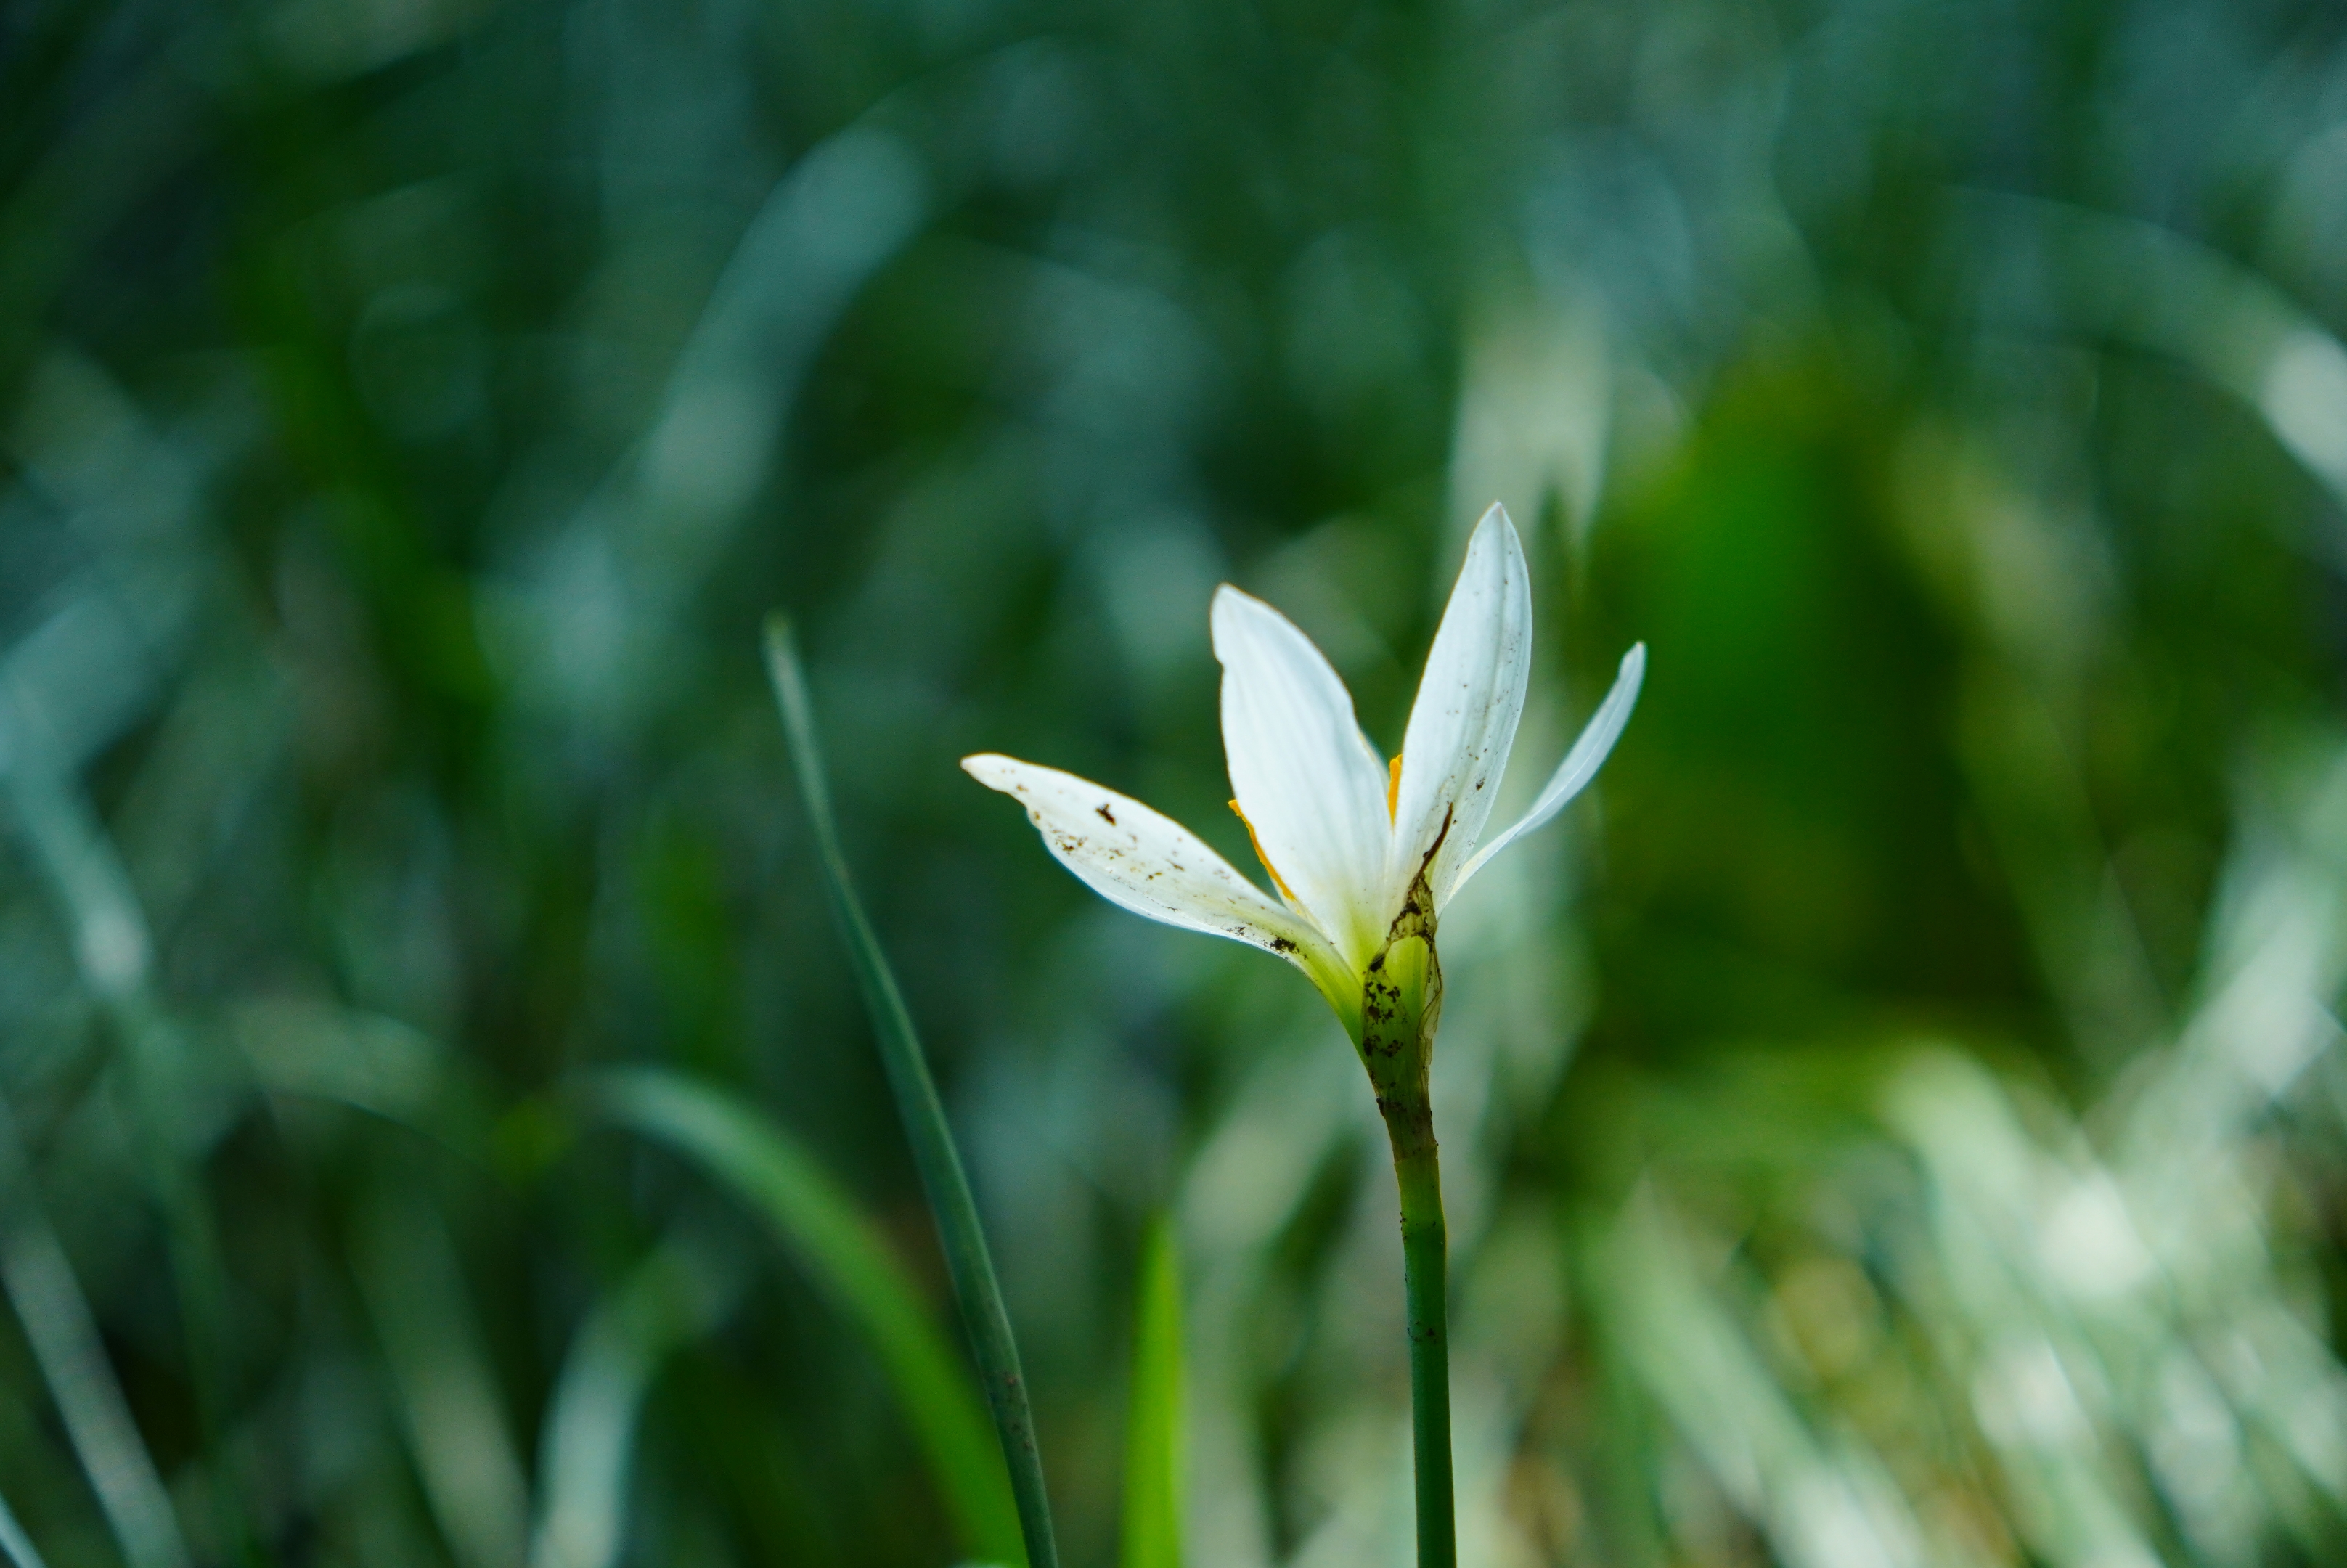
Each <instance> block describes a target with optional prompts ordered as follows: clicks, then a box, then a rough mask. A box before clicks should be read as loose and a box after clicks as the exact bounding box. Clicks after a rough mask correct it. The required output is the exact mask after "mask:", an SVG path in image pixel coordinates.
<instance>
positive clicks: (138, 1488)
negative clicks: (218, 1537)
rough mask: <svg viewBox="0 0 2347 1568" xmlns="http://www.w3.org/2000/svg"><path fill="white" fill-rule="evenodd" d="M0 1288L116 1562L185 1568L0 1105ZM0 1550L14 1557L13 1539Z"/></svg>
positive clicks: (163, 1499)
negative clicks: (110, 1538)
mask: <svg viewBox="0 0 2347 1568" xmlns="http://www.w3.org/2000/svg"><path fill="white" fill-rule="evenodd" d="M0 1286H4V1287H5V1289H6V1291H7V1294H8V1304H9V1306H11V1307H14V1308H15V1312H16V1318H17V1321H18V1322H20V1323H21V1324H23V1325H24V1328H25V1339H26V1343H27V1344H29V1345H30V1346H31V1347H32V1350H33V1359H34V1360H35V1361H36V1363H37V1364H38V1365H39V1367H40V1368H41V1377H42V1378H43V1379H44V1380H45V1381H46V1383H47V1384H48V1386H49V1396H50V1398H51V1399H54V1400H56V1408H57V1414H58V1416H59V1417H61V1418H62V1419H63V1420H64V1423H65V1429H66V1437H67V1440H68V1441H69V1442H71V1443H72V1444H73V1449H74V1455H75V1457H76V1458H77V1459H78V1460H80V1461H81V1467H82V1471H83V1473H84V1474H86V1475H87V1476H88V1478H89V1484H90V1489H91V1490H92V1491H95V1492H96V1493H97V1503H98V1508H99V1509H100V1511H101V1512H104V1513H105V1515H106V1522H107V1526H108V1529H110V1530H111V1531H112V1532H113V1533H114V1539H115V1542H116V1544H117V1545H118V1546H119V1547H120V1548H121V1550H122V1556H123V1560H124V1561H125V1562H126V1563H128V1564H129V1565H130V1568H188V1564H189V1561H190V1560H189V1555H188V1546H187V1542H186V1541H185V1540H184V1539H183V1538H182V1537H181V1536H180V1533H179V1515H178V1514H177V1513H175V1512H173V1511H172V1508H171V1499H170V1495H169V1493H168V1492H167V1491H164V1489H163V1480H162V1477H161V1476H160V1475H159V1474H158V1473H157V1471H156V1469H155V1460H154V1458H153V1456H152V1455H150V1454H149V1452H148V1451H147V1444H146V1440H144V1439H143V1438H141V1437H140V1436H139V1435H138V1422H136V1421H135V1420H133V1419H131V1415H130V1404H129V1401H128V1400H127V1399H124V1398H123V1395H122V1385H121V1383H120V1382H119V1381H118V1379H117V1378H116V1377H115V1375H114V1367H113V1365H112V1363H110V1362H109V1361H108V1360H107V1358H106V1347H105V1344H104V1342H103V1341H101V1340H100V1339H99V1337H98V1332H97V1321H96V1320H95V1319H94V1318H93V1317H92V1316H91V1314H90V1310H89V1301H88V1298H87V1296H84V1295H83V1294H82V1289H81V1284H80V1282H79V1281H78V1280H77V1279H76V1278H75V1277H74V1272H73V1264H72V1262H71V1260H70V1259H68V1258H67V1256H66V1249H65V1247H64V1245H62V1244H61V1243H60V1242H59V1241H58V1240H57V1235H56V1231H55V1230H54V1229H53V1228H52V1227H51V1226H50V1225H49V1221H48V1216H47V1214H46V1213H44V1212H43V1210H42V1208H41V1206H40V1204H39V1203H38V1201H37V1200H36V1198H35V1196H34V1194H33V1191H32V1181H31V1172H30V1171H29V1169H28V1168H27V1166H26V1161H25V1156H24V1146H23V1144H22V1143H20V1142H19V1141H18V1138H17V1134H16V1124H15V1115H14V1113H13V1112H10V1111H9V1110H8V1109H7V1108H6V1107H5V1106H0ZM10 1525H11V1528H12V1529H13V1525H14V1522H13V1521H10ZM17 1533H18V1534H20V1535H21V1532H17ZM0 1545H6V1546H7V1547H8V1550H9V1552H10V1553H11V1555H15V1554H16V1553H15V1545H14V1543H13V1542H6V1541H0Z"/></svg>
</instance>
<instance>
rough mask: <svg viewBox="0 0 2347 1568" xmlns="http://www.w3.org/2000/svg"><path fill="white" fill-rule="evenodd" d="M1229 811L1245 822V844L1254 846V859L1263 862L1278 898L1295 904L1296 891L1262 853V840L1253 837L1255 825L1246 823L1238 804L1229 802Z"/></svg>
mask: <svg viewBox="0 0 2347 1568" xmlns="http://www.w3.org/2000/svg"><path fill="white" fill-rule="evenodd" d="M1231 810H1232V812H1233V813H1234V814H1235V815H1236V816H1237V817H1238V819H1239V820H1240V821H1241V822H1246V830H1247V842H1248V843H1249V844H1252V845H1255V858H1256V859H1257V860H1260V861H1262V862H1263V868H1264V869H1265V870H1266V871H1268V872H1270V873H1271V885H1272V886H1274V887H1276V888H1278V889H1279V896H1280V897H1283V898H1285V899H1286V900H1287V901H1288V902H1289V903H1291V904H1293V903H1296V902H1297V901H1298V900H1297V898H1296V889H1294V888H1293V887H1290V886H1288V885H1287V878H1286V877H1285V876H1281V875H1280V874H1279V867H1278V866H1274V865H1273V864H1272V863H1271V856H1268V855H1266V854H1265V853H1264V852H1263V840H1262V839H1260V838H1257V837H1256V836H1255V824H1253V823H1251V822H1247V814H1246V813H1245V812H1243V811H1240V810H1239V803H1238V802H1236V801H1233V802H1231Z"/></svg>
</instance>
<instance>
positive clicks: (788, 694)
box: [766, 615, 1060, 1568]
mask: <svg viewBox="0 0 2347 1568" xmlns="http://www.w3.org/2000/svg"><path fill="white" fill-rule="evenodd" d="M766 671H767V674H768V675H769V676H770V677H771V678H772V679H773V682H774V697H775V701H776V702H777V703H778V704H779V705H780V707H781V709H782V715H783V733H784V737H785V739H787V740H788V742H789V743H790V752H791V766H792V769H793V771H794V773H795V774H796V775H797V777H798V783H799V798H800V800H801V801H802V802H803V803H804V804H805V806H806V813H807V820H808V821H809V823H810V824H811V825H813V826H814V828H815V849H816V856H815V858H816V861H817V863H818V864H819V865H821V866H822V868H823V880H824V888H825V891H826V892H827V893H828V894H829V895H830V896H831V907H832V913H833V914H834V915H835V916H836V917H837V918H838V921H839V927H840V934H841V935H842V937H843V938H845V939H846V944H847V956H848V959H849V962H850V963H851V965H852V966H853V967H854V968H855V970H856V985H857V988H858V989H860V990H862V992H863V993H864V1003H865V1006H866V1009H868V1010H869V1011H870V1012H871V1014H872V1026H873V1034H874V1037H875V1039H876V1040H877V1042H878V1044H879V1048H880V1061H881V1064H882V1066H883V1067H884V1068H886V1069H887V1074H888V1086H889V1088H890V1089H891V1090H892V1091H894V1092H895V1095H896V1099H897V1118H898V1120H899V1121H901V1122H903V1123H904V1127H905V1137H906V1140H907V1142H908V1143H910V1144H911V1145H912V1151H913V1163H914V1164H915V1166H916V1167H917V1169H918V1170H919V1171H920V1173H921V1186H922V1188H923V1190H924V1191H926V1192H927V1193H928V1200H929V1214H930V1216H931V1218H933V1219H934V1220H935V1221H936V1222H937V1227H938V1241H939V1242H940V1243H941V1244H942V1245H943V1247H944V1250H945V1255H946V1266H947V1268H948V1270H949V1271H950V1273H951V1274H952V1276H953V1285H954V1297H955V1299H956V1301H958V1303H959V1304H960V1307H961V1317H962V1326H963V1327H964V1328H966V1329H967V1330H968V1331H969V1343H970V1349H971V1352H972V1353H973V1354H974V1355H975V1356H976V1357H977V1358H978V1368H979V1375H980V1376H981V1377H982V1378H984V1380H985V1387H986V1402H987V1405H988V1407H989V1409H992V1411H993V1412H994V1425H995V1430H996V1431H997V1432H998V1433H999V1435H1000V1437H1001V1440H1002V1454H1003V1458H1004V1460H1006V1461H1007V1462H1008V1464H1009V1466H1010V1487H1011V1491H1012V1494H1013V1495H1014V1496H1015V1497H1016V1499H1017V1500H1018V1504H1019V1526H1020V1532H1021V1533H1022V1534H1023V1535H1024V1536H1025V1538H1026V1542H1027V1560H1028V1561H1029V1562H1030V1563H1032V1564H1033V1565H1034V1568H1059V1563H1060V1555H1059V1548H1058V1546H1057V1545H1056V1544H1055V1543H1054V1542H1053V1539H1052V1531H1051V1498H1050V1496H1049V1494H1048V1493H1047V1492H1046V1491H1045V1489H1044V1485H1043V1459H1042V1454H1041V1452H1040V1450H1039V1449H1038V1448H1037V1447H1036V1443H1035V1417H1034V1412H1033V1411H1032V1410H1031V1409H1030V1408H1029V1405H1028V1400H1027V1379H1026V1377H1025V1375H1024V1374H1023V1373H1022V1372H1021V1371H1020V1366H1019V1344H1018V1341H1017V1340H1016V1339H1015V1338H1013V1337H1012V1336H1011V1332H1010V1312H1009V1311H1008V1309H1006V1308H1005V1307H1004V1306H1003V1304H1002V1286H1001V1285H1000V1283H999V1281H998V1280H997V1279H996V1277H995V1273H994V1257H993V1255H992V1254H991V1253H990V1252H989V1250H988V1249H987V1245H986V1233H985V1231H984V1229H983V1228H982V1227H981V1226H980V1225H979V1218H978V1203H977V1200H976V1199H975V1198H973V1197H972V1196H971V1194H970V1190H969V1175H968V1174H967V1173H965V1172H964V1171H963V1169H962V1163H961V1154H960V1153H959V1151H958V1150H957V1149H956V1148H955V1146H954V1140H953V1130H952V1128H951V1127H949V1126H948V1124H947V1122H946V1112H945V1106H944V1104H943V1102H940V1101H939V1100H938V1086H937V1083H936V1081H934V1080H932V1079H931V1078H930V1076H929V1065H928V1058H927V1057H926V1056H924V1055H923V1054H922V1050H921V1041H920V1037H919V1036H918V1035H917V1034H916V1033H915V1032H914V1030H913V1017H912V1014H911V1013H910V1012H909V1011H908V1010H907V1009H906V1006H905V998H904V995H903V993H902V992H901V991H899V990H898V989H897V979H896V976H895V975H894V974H893V973H892V972H891V971H890V970H889V968H888V960H887V956H886V955H885V954H883V953H882V952H881V950H880V940H879V938H877V937H876V936H875V935H874V934H873V931H872V924H871V922H870V921H869V920H867V919H866V918H865V915H864V906H863V904H862V902H861V901H860V900H858V899H857V897H856V887H855V883H854V879H853V878H851V877H850V876H848V873H847V856H846V853H845V852H844V851H842V849H841V848H840V845H839V828H838V825H837V822H836V821H835V818H834V817H833V815H832V811H831V790H830V786H829V784H827V783H826V782H825V778H824V770H823V753H822V749H821V748H820V747H819V746H818V745H817V743H816V741H815V707H814V703H813V702H811V701H810V700H809V698H808V696H807V689H806V678H805V672H804V671H802V670H801V668H800V665H799V657H798V652H797V650H796V649H795V648H794V646H793V644H792V641H791V629H790V623H789V622H788V621H787V620H784V618H783V617H781V616H779V615H776V616H772V617H769V618H768V620H767V621H766Z"/></svg>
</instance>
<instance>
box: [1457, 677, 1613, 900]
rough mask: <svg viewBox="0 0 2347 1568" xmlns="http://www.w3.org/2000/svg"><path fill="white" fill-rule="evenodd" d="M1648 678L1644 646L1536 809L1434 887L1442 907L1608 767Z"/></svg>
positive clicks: (1585, 728)
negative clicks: (1488, 863) (1445, 882)
mask: <svg viewBox="0 0 2347 1568" xmlns="http://www.w3.org/2000/svg"><path fill="white" fill-rule="evenodd" d="M1645 678H1646V645H1645V643H1643V642H1641V643H1639V644H1638V645H1637V646H1636V647H1635V648H1633V649H1631V650H1630V651H1629V652H1627V653H1625V654H1624V655H1623V656H1622V671H1621V673H1620V674H1618V675H1616V676H1615V677H1614V689H1613V690H1612V691H1611V692H1606V693H1605V701H1604V702H1600V703H1599V704H1598V705H1597V712H1595V713H1594V714H1592V715H1591V716H1590V720H1589V723H1587V724H1586V725H1584V726H1583V729H1582V732H1581V738H1580V739H1578V740H1576V741H1574V742H1573V749H1572V750H1571V751H1569V752H1567V753H1564V761H1563V762H1561V763H1559V764H1557V767H1556V772H1555V773H1554V774H1552V775H1550V777H1549V781H1548V784H1547V785H1546V786H1545V787H1543V788H1542V791H1541V792H1540V798H1539V799H1537V800H1535V801H1533V802H1532V809H1531V810H1530V811H1528V812H1526V813H1524V815H1523V816H1522V818H1521V819H1520V820H1519V821H1518V822H1517V823H1516V825H1514V826H1512V827H1511V828H1509V829H1508V830H1507V831H1506V832H1505V833H1502V834H1501V835H1500V836H1499V837H1497V838H1495V839H1493V840H1491V843H1489V844H1487V845H1484V846H1483V848H1482V850H1481V852H1480V853H1478V854H1477V855H1476V856H1475V857H1474V858H1473V859H1471V860H1470V861H1468V862H1467V863H1466V865H1464V866H1460V868H1459V874H1458V875H1457V876H1454V877H1452V878H1451V880H1450V886H1447V887H1446V886H1443V885H1442V884H1441V883H1440V882H1437V883H1435V884H1434V897H1435V903H1436V905H1437V907H1440V906H1441V905H1442V904H1445V903H1448V902H1449V901H1450V896H1451V895H1452V894H1453V893H1456V892H1458V891H1459V889H1460V888H1461V887H1463V886H1466V885H1467V878H1469V877H1470V876H1474V875H1475V873H1476V872H1478V871H1480V870H1481V869H1482V867H1483V862H1485V861H1487V860H1489V859H1491V856H1494V855H1497V854H1499V853H1500V851H1501V850H1502V849H1505V848H1506V847H1507V846H1508V845H1511V844H1513V843H1514V842H1515V841H1516V838H1517V835H1520V834H1526V833H1530V832H1531V831H1532V829H1534V828H1536V827H1539V826H1541V825H1542V824H1544V823H1546V822H1547V821H1548V820H1549V818H1551V817H1553V816H1554V815H1556V814H1557V813H1558V812H1561V811H1563V809H1564V807H1565V803H1566V802H1568V801H1570V800H1571V799H1572V798H1573V796H1574V795H1577V794H1580V793H1581V792H1582V790H1583V788H1584V787H1586V786H1587V784H1588V783H1589V781H1590V780H1591V779H1594V778H1595V777H1596V776H1597V770H1598V769H1599V768H1601V767H1603V766H1604V765H1605V758H1606V755H1607V753H1610V752H1612V751H1613V750H1614V742H1615V741H1617V740H1619V739H1621V737H1622V726H1623V725H1624V724H1626V723H1629V722H1630V710H1631V709H1632V708H1634V707H1635V706H1637V703H1638V687H1639V685H1640V684H1641V683H1642V682H1644V681H1645Z"/></svg>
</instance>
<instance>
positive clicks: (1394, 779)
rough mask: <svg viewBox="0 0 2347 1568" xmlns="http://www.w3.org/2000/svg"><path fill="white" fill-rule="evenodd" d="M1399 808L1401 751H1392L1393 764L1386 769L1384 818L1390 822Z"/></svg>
mask: <svg viewBox="0 0 2347 1568" xmlns="http://www.w3.org/2000/svg"><path fill="white" fill-rule="evenodd" d="M1400 810H1401V753H1399V752H1396V753H1394V760H1393V765H1392V766H1391V767H1389V768H1388V769H1387V770H1386V820H1387V821H1388V822H1391V821H1393V820H1394V817H1395V815H1396V814H1398V813H1399V811H1400Z"/></svg>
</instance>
